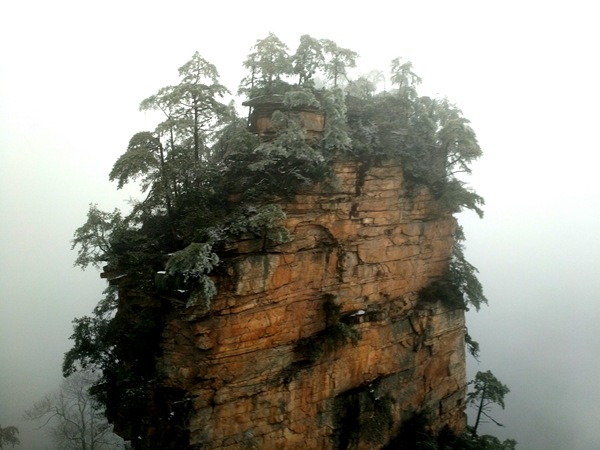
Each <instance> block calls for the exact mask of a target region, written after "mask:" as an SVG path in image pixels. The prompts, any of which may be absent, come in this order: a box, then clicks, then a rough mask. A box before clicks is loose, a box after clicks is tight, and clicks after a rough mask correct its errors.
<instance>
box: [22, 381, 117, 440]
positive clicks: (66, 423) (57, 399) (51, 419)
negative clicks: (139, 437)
mask: <svg viewBox="0 0 600 450" xmlns="http://www.w3.org/2000/svg"><path fill="white" fill-rule="evenodd" d="M96 378H97V376H96V375H95V374H94V372H93V371H89V370H84V371H79V372H75V373H74V374H73V375H71V376H70V377H68V378H65V379H64V380H63V383H62V384H61V386H60V388H59V389H58V390H57V391H56V392H53V393H52V394H48V395H46V396H45V397H44V398H42V399H41V400H40V401H38V402H36V403H35V404H34V405H33V407H32V408H30V409H28V410H27V411H25V414H24V418H25V419H27V420H35V421H38V422H41V423H42V424H41V426H40V428H43V427H46V429H47V430H48V434H49V435H50V436H51V437H52V440H53V441H54V444H55V445H56V447H57V448H60V449H61V450H108V449H116V448H124V441H123V440H122V439H121V438H120V437H119V436H117V435H116V434H114V433H113V432H112V425H110V424H109V423H108V421H107V420H106V417H104V414H103V412H102V410H100V409H99V408H98V404H97V402H96V401H95V400H94V398H93V397H92V396H91V395H90V394H89V389H90V387H91V386H92V384H93V383H94V381H95V380H96Z"/></svg>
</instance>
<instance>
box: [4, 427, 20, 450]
mask: <svg viewBox="0 0 600 450" xmlns="http://www.w3.org/2000/svg"><path fill="white" fill-rule="evenodd" d="M17 434H19V429H18V428H17V427H12V426H10V427H4V428H3V427H2V426H0V449H3V448H7V447H8V446H9V445H10V446H11V447H14V446H15V445H19V444H20V442H19V438H18V437H17Z"/></svg>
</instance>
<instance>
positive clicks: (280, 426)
mask: <svg viewBox="0 0 600 450" xmlns="http://www.w3.org/2000/svg"><path fill="white" fill-rule="evenodd" d="M336 174H337V177H338V178H339V183H337V184H336V185H335V186H333V187H331V186H327V187H326V186H317V187H316V188H313V189H310V190H306V191H304V192H302V193H301V194H299V195H297V196H296V197H295V198H294V200H293V201H289V202H287V203H286V204H284V205H283V209H284V211H285V212H286V214H287V219H286V223H285V226H286V227H287V228H288V229H289V230H290V232H291V237H292V240H291V241H290V242H288V243H285V244H281V245H278V246H275V247H272V248H267V251H262V250H263V243H262V242H261V240H260V239H247V240H240V241H239V242H237V243H236V244H235V245H234V246H233V247H232V248H230V249H229V251H228V252H226V254H224V255H221V256H222V262H221V266H220V272H219V274H217V275H215V276H214V277H213V280H214V282H215V283H216V285H217V288H218V292H219V293H218V295H217V297H215V298H214V299H213V301H212V303H211V306H210V312H208V311H206V310H205V309H204V308H202V307H201V306H197V307H192V308H186V307H185V306H184V305H183V304H181V305H180V306H176V307H175V308H174V309H171V312H170V313H169V315H168V317H167V319H166V325H165V328H164V332H163V334H162V344H161V346H162V355H161V358H160V361H158V367H159V374H160V375H161V381H160V386H159V387H158V388H157V389H156V392H154V394H153V395H154V398H155V404H156V405H157V406H156V408H157V410H156V411H155V412H154V413H153V415H154V416H155V417H156V420H155V421H154V424H152V425H150V427H149V429H148V433H149V434H150V438H149V439H150V441H151V442H153V444H152V446H153V448H161V447H162V445H161V439H163V437H162V436H163V435H162V434H161V433H162V432H161V427H162V428H164V427H169V426H172V427H179V428H183V429H184V435H185V439H184V440H188V439H189V444H190V446H191V447H195V448H202V449H228V450H233V449H243V448H260V449H344V448H359V449H371V448H380V447H381V446H382V444H384V443H385V442H386V441H387V440H388V439H389V437H390V434H391V433H394V432H397V429H398V426H399V425H400V423H401V422H402V421H403V420H405V419H407V418H408V417H410V416H411V415H412V414H413V413H414V412H415V411H429V414H430V417H431V418H432V419H433V427H434V429H440V428H441V427H442V426H444V425H446V424H447V425H449V426H450V427H451V428H452V429H454V430H455V431H462V430H463V429H464V427H465V425H466V419H465V415H464V399H465V390H466V378H465V377H466V375H465V351H464V333H465V327H464V314H463V311H462V310H460V309H459V310H456V309H449V308H447V307H445V306H444V305H442V304H441V303H440V302H436V303H429V304H423V302H420V301H419V299H418V291H419V290H420V289H421V288H422V287H424V286H427V285H428V284H430V283H431V282H432V281H433V280H436V279H439V278H440V277H441V276H442V274H443V273H444V272H445V270H446V268H447V264H448V260H449V257H450V254H451V250H452V243H453V233H454V231H455V226H456V225H455V219H454V218H453V217H452V216H451V215H450V214H449V213H447V212H444V211H442V210H441V209H439V208H438V206H437V203H436V201H435V199H433V198H432V197H431V196H430V195H429V193H428V190H427V189H423V190H421V191H419V192H411V193H410V195H409V193H408V192H407V191H406V187H405V185H404V183H403V175H402V170H401V167H400V166H398V165H397V163H392V162H388V163H379V164H374V165H366V164H364V163H360V162H346V163H339V164H338V165H337V166H336ZM127 290H128V288H127V287H122V288H121V291H122V292H121V293H120V296H121V297H122V302H128V301H129V302H131V301H132V299H133V298H134V297H135V295H134V293H132V292H127ZM130 291H131V289H130ZM324 298H328V299H333V302H334V303H335V304H337V305H338V306H340V307H341V314H342V316H341V321H342V322H343V323H345V324H347V325H348V326H349V327H353V329H355V330H356V331H358V332H359V333H360V335H361V336H362V339H360V340H359V341H358V343H357V344H356V345H354V344H352V343H348V345H345V346H330V347H325V350H324V351H323V352H322V354H321V355H319V357H316V358H312V359H310V358H308V359H307V358H306V357H305V356H303V355H302V354H301V352H299V350H298V342H299V340H301V339H302V338H311V337H315V336H317V337H318V336H319V333H320V332H323V330H324V329H325V328H326V327H327V326H328V323H327V319H326V316H325V313H324V309H323V305H324ZM305 341H306V340H305ZM117 422H118V421H117ZM171 423H172V424H173V425H169V424H171ZM175 424H177V425H175ZM118 428H119V424H118V423H117V429H118Z"/></svg>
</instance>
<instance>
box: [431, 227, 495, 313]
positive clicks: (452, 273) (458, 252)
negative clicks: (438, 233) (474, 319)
mask: <svg viewBox="0 0 600 450" xmlns="http://www.w3.org/2000/svg"><path fill="white" fill-rule="evenodd" d="M464 240H465V235H464V232H463V229H462V227H461V226H457V228H456V233H455V235H454V243H453V249H452V256H451V257H450V263H449V265H448V271H447V272H446V274H445V275H444V277H443V278H442V279H441V280H436V281H434V282H432V283H431V284H430V285H429V286H426V287H424V288H423V289H421V291H420V292H419V299H420V300H421V301H423V302H425V303H433V302H435V301H437V300H440V301H441V302H443V303H444V304H445V305H447V306H448V307H450V308H463V309H466V310H468V309H469V308H468V307H469V305H470V306H473V307H475V309H476V310H477V311H479V309H480V308H481V306H482V305H483V304H486V305H487V303H488V301H487V298H486V297H485V295H483V287H482V286H481V283H480V282H479V280H478V279H477V275H476V273H477V272H478V271H477V268H476V267H475V266H473V265H472V264H471V263H469V262H468V261H467V260H466V259H465V255H464V244H463V242H464Z"/></svg>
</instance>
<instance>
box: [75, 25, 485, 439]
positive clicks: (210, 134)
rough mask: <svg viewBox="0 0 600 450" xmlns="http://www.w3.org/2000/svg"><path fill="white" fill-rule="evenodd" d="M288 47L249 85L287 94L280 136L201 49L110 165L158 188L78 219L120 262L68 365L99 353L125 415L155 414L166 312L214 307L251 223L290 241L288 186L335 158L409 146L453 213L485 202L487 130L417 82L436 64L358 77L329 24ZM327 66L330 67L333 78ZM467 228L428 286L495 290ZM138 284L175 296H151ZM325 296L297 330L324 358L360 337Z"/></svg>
mask: <svg viewBox="0 0 600 450" xmlns="http://www.w3.org/2000/svg"><path fill="white" fill-rule="evenodd" d="M288 51H289V49H288V48H287V47H286V46H285V44H283V43H282V42H281V41H280V40H279V39H278V38H277V37H276V36H275V35H273V34H270V35H269V36H268V37H267V38H265V39H263V40H259V41H258V42H257V43H256V44H255V45H254V46H253V47H252V49H251V53H250V55H249V56H248V58H247V59H246V61H245V62H244V67H245V68H246V69H247V70H248V75H247V76H246V77H245V78H244V79H243V80H242V82H241V84H240V87H239V93H241V94H244V95H246V96H247V97H248V98H249V99H250V98H256V97H260V96H271V95H281V96H282V102H281V106H280V107H279V109H278V110H276V111H275V112H274V113H273V114H272V116H271V118H270V126H271V128H272V130H273V136H272V138H269V139H262V140H261V139H259V138H258V137H257V136H255V135H254V134H252V133H250V132H249V131H248V123H247V120H246V119H244V118H242V117H240V116H239V115H238V113H237V111H236V109H235V107H234V106H233V105H231V104H229V105H226V104H224V103H222V99H223V96H224V95H225V94H226V93H227V92H228V91H227V89H226V88H225V87H224V86H222V85H221V84H220V83H219V75H218V71H217V69H216V68H215V67H214V66H213V65H212V64H210V63H209V62H208V61H206V60H204V59H203V58H202V57H201V56H200V55H199V54H198V53H196V54H194V55H193V57H192V59H191V60H190V61H189V62H187V63H186V64H184V65H183V66H182V67H181V68H180V69H179V75H180V82H179V84H177V85H175V86H167V87H164V88H162V89H160V90H159V91H158V92H157V93H156V94H155V95H152V96H150V97H148V98H147V99H145V100H143V101H142V103H141V104H140V110H143V111H144V110H156V111H160V112H162V113H163V115H164V120H163V121H162V122H161V123H159V124H158V125H157V126H156V128H155V129H154V130H152V131H143V132H139V133H136V134H135V135H134V136H133V137H132V138H131V140H130V142H129V145H128V146H127V148H126V151H125V153H124V154H123V155H122V156H121V157H119V159H118V160H117V161H116V162H115V164H114V166H113V169H112V171H111V172H110V175H109V177H110V179H111V180H113V181H116V182H117V183H118V184H117V187H118V188H121V187H123V186H124V185H125V184H126V183H129V182H138V183H139V184H140V187H141V190H142V192H143V193H145V194H146V198H145V199H144V200H141V201H138V202H136V203H135V204H134V205H133V208H132V211H131V212H130V213H129V214H126V215H125V214H123V213H121V212H120V211H118V210H115V211H114V212H112V213H106V212H102V211H100V210H98V208H97V207H96V206H95V205H92V206H91V207H90V210H89V213H88V219H87V221H86V223H85V224H84V225H82V226H81V227H80V228H78V229H77V230H76V232H75V236H74V239H73V247H74V248H77V249H78V257H77V260H76V264H77V265H79V266H81V267H82V268H84V267H86V266H87V265H89V264H92V265H101V264H106V267H105V273H106V274H107V275H108V277H109V278H111V279H112V281H111V283H113V286H112V287H110V288H109V289H108V291H107V296H106V298H105V299H104V300H103V301H101V302H100V303H99V305H98V307H97V308H96V310H95V311H94V315H93V316H92V317H83V318H81V319H76V320H75V326H74V334H73V336H72V339H73V340H74V347H73V348H72V349H71V350H70V351H69V352H68V353H67V354H66V355H65V361H64V367H63V370H64V373H65V375H69V374H71V373H72V372H73V371H76V370H77V369H78V367H83V368H85V367H88V366H93V367H96V368H98V369H100V370H101V371H102V377H101V378H100V380H99V381H98V382H97V383H96V384H95V386H94V388H93V392H94V393H95V395H96V396H97V398H98V400H99V401H100V402H101V403H102V404H103V405H105V406H106V408H107V411H108V414H109V416H110V417H112V418H117V417H120V418H124V417H130V418H133V417H137V418H139V422H140V423H141V422H143V421H146V422H149V421H150V420H151V418H150V417H149V416H148V414H149V413H148V412H147V406H148V404H149V402H150V401H151V399H150V398H149V392H150V391H151V388H152V386H153V385H154V384H156V383H158V379H157V376H158V375H157V372H156V368H155V359H156V358H157V356H158V355H159V354H160V333H161V330H162V326H163V323H162V320H163V318H164V317H165V315H166V314H167V313H168V311H169V310H170V309H171V308H172V307H173V304H174V303H176V302H179V303H178V305H179V304H181V303H183V304H184V305H185V306H186V307H193V306H196V305H203V307H204V311H205V313H206V314H210V301H211V299H212V298H213V297H214V296H215V294H216V293H217V291H216V287H215V285H214V283H213V281H212V280H211V278H210V276H211V274H214V273H215V272H218V271H219V270H220V266H219V262H220V259H221V256H222V255H224V254H227V253H228V252H231V251H232V250H231V249H230V245H231V243H233V242H235V241H236V240H239V239H241V238H242V237H245V236H246V237H247V236H252V237H254V238H256V239H260V241H261V246H260V251H261V252H269V251H272V250H273V249H274V248H275V246H277V245H280V244H282V243H285V242H287V241H288V240H289V232H288V230H286V229H285V228H284V227H283V226H282V225H281V224H282V221H283V219H285V213H284V212H283V210H282V209H281V206H280V203H281V201H282V199H286V198H291V197H293V196H294V195H295V194H296V193H297V192H298V191H299V190H300V189H303V188H305V187H307V186H311V185H314V184H316V183H325V184H326V183H335V176H334V173H333V170H332V165H333V163H334V162H335V161H337V160H340V159H343V160H348V159H353V160H358V161H360V162H361V163H362V164H363V165H364V166H366V167H368V166H369V165H371V164H374V163H376V162H378V161H385V160H388V159H393V160H397V161H400V163H401V164H402V167H403V171H404V177H405V179H406V180H407V181H408V183H409V186H410V188H411V189H412V190H413V191H414V192H417V191H418V190H419V189H421V188H427V189H429V191H430V192H431V193H432V194H433V196H434V197H435V198H436V199H437V200H438V203H439V205H440V210H441V211H442V212H443V214H452V213H456V212H459V211H461V210H463V209H464V208H467V209H471V210H474V211H475V212H476V213H477V214H478V215H480V216H482V215H483V213H482V210H481V208H480V206H481V205H482V204H483V199H482V198H481V197H479V196H478V195H477V194H476V193H475V192H474V191H472V190H471V189H470V188H469V187H467V185H466V184H465V182H464V181H463V180H462V179H461V178H459V174H461V173H467V174H468V173H470V168H469V164H470V163H471V162H472V161H474V160H475V159H477V158H478V157H479V156H481V149H480V148H479V145H478V143H477V139H476V136H475V133H474V132H473V130H472V129H471V128H470V126H469V121H468V120H467V119H465V118H464V117H463V116H462V113H461V111H460V110H459V109H457V108H456V107H455V106H454V105H453V104H452V103H450V102H449V101H448V100H447V99H432V98H430V97H426V96H422V97H421V96H419V95H418V94H417V86H418V84H419V83H420V82H421V79H420V78H419V77H418V76H417V75H416V74H415V73H414V72H413V68H412V64H411V63H410V62H406V63H402V61H401V59H400V58H396V59H394V61H392V64H391V69H392V70H391V74H390V75H389V77H388V79H389V81H390V83H391V87H388V88H387V89H385V90H383V91H379V90H378V82H379V81H381V80H382V78H381V72H377V73H374V74H373V76H371V77H370V78H369V77H362V78H359V79H357V80H351V79H350V77H349V69H350V68H352V67H354V66H355V64H356V59H357V57H358V55H357V54H356V53H355V52H353V51H351V50H348V49H344V48H341V47H339V46H338V45H337V44H336V43H334V42H332V41H330V40H318V39H314V38H312V37H310V36H307V35H305V36H302V37H301V39H300V45H299V47H298V49H297V51H296V53H295V54H292V55H291V54H289V52H288ZM317 78H320V79H321V80H325V81H324V82H323V83H324V84H323V87H320V86H319V87H317V82H316V80H317ZM302 105H310V106H312V107H315V108H318V109H319V110H321V111H323V112H324V114H325V123H324V128H323V132H322V134H321V135H320V136H318V137H317V138H313V139H307V135H306V130H305V128H304V127H303V124H302V123H301V120H300V119H299V118H298V116H296V115H293V114H290V111H292V110H293V109H294V108H296V107H298V106H302ZM357 189H360V186H357ZM462 239H464V236H462V235H461V234H460V229H459V231H458V232H457V240H456V243H455V249H454V254H453V257H452V259H451V260H450V261H449V271H448V273H447V275H446V276H445V277H444V278H443V279H440V280H438V281H436V282H434V283H433V284H432V285H431V286H429V287H427V288H425V289H424V290H423V291H422V293H421V296H422V299H423V300H424V301H428V302H429V301H437V300H440V299H441V300H443V301H447V302H448V303H449V304H451V305H453V306H454V307H456V308H466V307H467V305H469V304H470V305H472V306H474V307H475V308H476V309H479V307H480V305H481V304H482V303H485V302H486V299H485V297H484V296H483V293H482V289H481V285H480V284H479V282H478V281H477V278H476V276H475V273H476V269H475V268H474V267H473V266H472V265H470V264H469V263H468V262H467V261H466V260H465V259H464V254H463V252H462V250H463V247H462V244H461V241H462ZM220 255H221V256H220ZM118 285H121V286H129V287H130V291H132V292H133V293H132V292H130V294H131V295H130V298H117V295H116V289H115V286H118ZM136 291H137V292H138V293H144V294H148V295H150V296H152V295H153V294H156V295H155V298H157V299H160V300H157V301H156V302H155V303H153V304H143V305H142V304H136V298H137V297H136V295H137V294H135V292H136ZM134 294H135V295H134ZM140 297H142V295H141V294H140ZM329 300H331V299H329ZM117 307H118V308H119V313H118V314H117V315H116V316H115V311H116V310H117ZM325 308H326V311H325V312H326V316H327V317H326V323H325V324H324V328H323V331H322V332H321V333H319V334H318V335H317V336H316V337H311V338H307V340H306V341H304V342H298V343H297V347H298V353H300V354H301V356H302V357H301V358H300V360H302V361H308V362H309V363H310V362H314V361H316V359H318V357H320V356H321V354H322V353H323V351H324V348H325V347H327V348H334V349H335V348H336V347H337V346H339V345H340V344H341V343H346V342H347V341H348V340H351V341H355V340H357V339H358V336H359V335H358V334H357V333H356V331H355V330H353V329H352V327H351V326H349V325H347V324H346V323H344V322H343V321H341V320H340V311H339V309H336V305H335V304H334V303H333V302H332V301H330V302H329V303H328V302H327V299H326V302H325ZM127 311H128V312H129V313H130V314H126V312H127ZM132 317H135V319H131V318H132ZM129 320H133V322H129ZM124 361H127V364H126V366H127V367H125V365H124V364H123V362H124ZM288 375H289V374H288ZM286 378H287V375H286ZM380 406H381V405H379V403H374V406H373V408H375V409H376V410H377V411H379V413H381V414H380V416H381V417H380V418H381V420H379V419H378V421H376V423H375V422H374V425H373V427H375V428H377V429H378V427H380V425H381V424H382V423H388V421H389V420H388V418H387V413H386V411H387V409H388V408H387V407H385V408H384V407H383V406H382V407H381V408H380ZM377 408H379V409H377ZM382 408H383V409H382ZM378 417H379V416H378ZM129 420H131V419H129ZM380 422H381V423H380ZM146 425H147V423H146ZM375 425H376V426H375ZM132 427H133V428H132V430H130V433H129V434H137V432H138V429H139V427H141V425H140V424H138V425H136V426H134V425H132ZM136 427H137V428H136ZM375 428H373V430H375ZM378 433H379V432H378V431H377V432H376V430H375V431H373V432H372V433H371V432H369V433H368V435H369V436H370V437H369V439H371V440H372V442H380V434H378ZM178 439H180V436H178V437H177V438H176V439H175V438H174V440H173V442H177V440H178ZM139 445H143V444H139Z"/></svg>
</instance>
